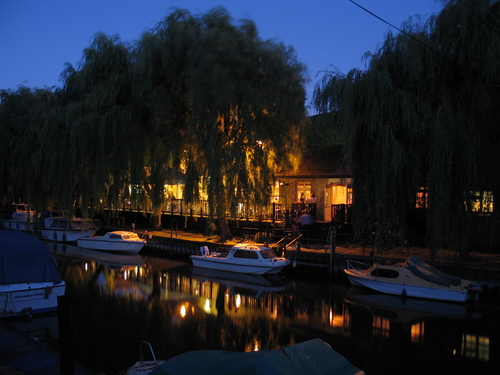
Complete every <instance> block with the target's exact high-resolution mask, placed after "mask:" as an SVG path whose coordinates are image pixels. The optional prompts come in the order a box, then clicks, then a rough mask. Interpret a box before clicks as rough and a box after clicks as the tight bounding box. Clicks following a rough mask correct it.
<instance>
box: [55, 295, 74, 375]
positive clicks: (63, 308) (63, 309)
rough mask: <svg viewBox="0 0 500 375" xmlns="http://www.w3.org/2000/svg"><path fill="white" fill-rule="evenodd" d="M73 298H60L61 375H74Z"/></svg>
mask: <svg viewBox="0 0 500 375" xmlns="http://www.w3.org/2000/svg"><path fill="white" fill-rule="evenodd" d="M70 302H71V298H70V296H66V295H63V296H58V297H57V305H58V311H57V313H58V321H59V361H60V368H61V375H74V374H75V362H74V359H73V343H72V338H71V336H72V335H71V307H70Z"/></svg>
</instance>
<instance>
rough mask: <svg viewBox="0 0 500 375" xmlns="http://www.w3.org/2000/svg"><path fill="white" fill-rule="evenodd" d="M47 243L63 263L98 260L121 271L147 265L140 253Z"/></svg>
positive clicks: (109, 267)
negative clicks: (120, 252) (109, 251)
mask: <svg viewBox="0 0 500 375" xmlns="http://www.w3.org/2000/svg"><path fill="white" fill-rule="evenodd" d="M46 245H47V247H48V248H49V250H50V251H51V252H52V254H53V255H54V257H55V258H56V260H57V261H61V262H63V263H72V264H75V263H87V262H96V263H99V264H100V265H102V266H104V267H106V268H107V269H110V270H120V271H124V270H127V269H131V268H134V267H143V266H144V265H145V262H144V257H142V256H141V255H139V254H114V253H106V252H104V251H98V250H90V249H84V248H80V247H77V246H74V245H70V244H66V243H60V242H47V243H46Z"/></svg>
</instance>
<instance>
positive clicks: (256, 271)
mask: <svg viewBox="0 0 500 375" xmlns="http://www.w3.org/2000/svg"><path fill="white" fill-rule="evenodd" d="M191 260H192V262H193V266H194V267H198V268H206V269H213V270H219V271H226V272H239V273H246V274H251V275H273V274H278V273H280V272H281V270H282V269H283V268H285V267H286V266H288V265H289V264H290V261H289V260H288V259H282V260H276V261H274V262H255V263H253V264H249V263H248V262H245V263H243V262H238V260H236V259H234V260H230V261H228V260H227V259H226V258H218V257H215V256H198V255H191Z"/></svg>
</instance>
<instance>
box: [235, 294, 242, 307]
mask: <svg viewBox="0 0 500 375" xmlns="http://www.w3.org/2000/svg"><path fill="white" fill-rule="evenodd" d="M235 305H236V308H237V309H239V308H240V307H241V296H240V295H239V294H237V295H236V296H235Z"/></svg>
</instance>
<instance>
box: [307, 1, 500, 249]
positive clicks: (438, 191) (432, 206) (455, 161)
mask: <svg viewBox="0 0 500 375" xmlns="http://www.w3.org/2000/svg"><path fill="white" fill-rule="evenodd" d="M366 58H367V61H368V63H369V64H368V68H367V69H366V70H365V71H359V70H352V71H350V72H349V73H348V74H347V75H342V74H334V73H332V74H330V75H326V76H325V77H324V79H323V81H322V83H321V84H320V85H318V87H317V88H316V91H315V103H316V104H317V106H318V107H319V108H320V110H321V111H322V112H324V113H332V112H335V113H336V115H337V119H338V121H339V123H340V125H341V126H342V127H343V130H344V131H343V137H344V140H345V146H346V149H347V153H348V157H349V160H350V161H351V164H352V168H353V176H354V186H353V190H354V218H355V219H354V220H355V227H356V228H357V230H358V231H359V232H363V231H365V232H371V231H375V232H376V233H377V235H378V239H379V241H382V240H383V238H384V236H387V235H388V234H390V233H400V234H401V235H402V236H403V237H404V236H405V235H406V238H408V236H409V232H410V230H411V229H415V226H414V224H415V223H416V222H418V221H420V222H422V221H423V222H425V223H426V224H425V226H426V229H425V236H426V240H427V241H428V244H430V246H431V247H432V249H437V248H439V247H441V246H451V247H452V248H456V249H460V250H461V251H462V252H463V254H465V253H466V249H467V239H468V235H469V231H468V230H469V228H470V226H469V225H468V224H469V223H468V221H470V219H471V216H470V215H467V214H466V212H467V211H471V204H472V203H473V202H474V201H475V202H477V201H478V200H481V199H484V197H490V196H491V194H484V192H490V193H491V192H492V193H493V196H494V197H495V198H496V199H497V197H500V173H499V167H500V147H499V144H500V126H499V122H500V2H499V1H497V0H494V1H491V0H465V1H462V0H460V1H455V0H453V1H449V2H448V3H447V4H446V6H445V7H444V9H443V11H442V12H441V13H440V14H439V15H437V16H433V17H431V18H429V19H428V20H426V21H425V22H422V21H421V20H420V19H410V20H409V21H408V22H407V23H406V24H404V25H403V26H402V32H400V33H397V34H394V33H392V32H389V33H388V34H387V36H386V38H385V41H384V42H383V43H382V44H381V46H380V47H379V48H378V50H377V51H376V52H375V53H373V54H367V56H366ZM419 188H420V189H421V192H422V195H421V198H422V202H421V204H422V208H424V210H422V211H421V213H422V214H423V217H416V216H415V215H416V212H417V211H416V210H415V205H416V202H415V196H416V191H417V189H419ZM478 203H479V204H482V203H485V202H480V201H479V202H478ZM490 206H491V205H490ZM483 229H486V230H485V233H489V235H491V234H492V232H491V228H489V229H488V228H483Z"/></svg>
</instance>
